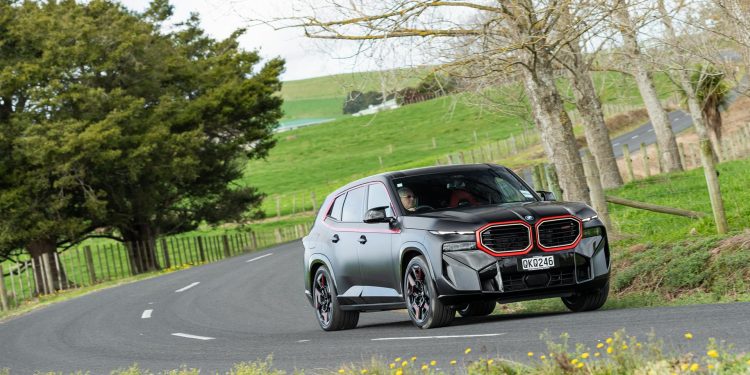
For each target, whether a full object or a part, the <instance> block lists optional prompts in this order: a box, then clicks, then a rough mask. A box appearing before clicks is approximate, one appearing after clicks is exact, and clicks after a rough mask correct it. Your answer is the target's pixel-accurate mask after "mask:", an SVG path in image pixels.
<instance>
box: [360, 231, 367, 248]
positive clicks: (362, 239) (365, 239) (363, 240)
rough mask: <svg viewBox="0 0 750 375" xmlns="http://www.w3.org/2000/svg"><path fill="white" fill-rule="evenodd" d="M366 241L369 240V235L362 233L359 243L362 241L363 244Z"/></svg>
mask: <svg viewBox="0 0 750 375" xmlns="http://www.w3.org/2000/svg"><path fill="white" fill-rule="evenodd" d="M365 242H367V237H365V235H364V234H363V235H361V236H359V243H361V244H362V245H364V244H365Z"/></svg>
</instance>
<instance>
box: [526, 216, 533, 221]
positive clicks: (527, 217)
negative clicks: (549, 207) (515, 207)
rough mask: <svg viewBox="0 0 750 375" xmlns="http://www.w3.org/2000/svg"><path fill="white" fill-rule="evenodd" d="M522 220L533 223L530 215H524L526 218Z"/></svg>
mask: <svg viewBox="0 0 750 375" xmlns="http://www.w3.org/2000/svg"><path fill="white" fill-rule="evenodd" d="M524 219H526V221H534V217H533V216H531V215H526V217H524Z"/></svg>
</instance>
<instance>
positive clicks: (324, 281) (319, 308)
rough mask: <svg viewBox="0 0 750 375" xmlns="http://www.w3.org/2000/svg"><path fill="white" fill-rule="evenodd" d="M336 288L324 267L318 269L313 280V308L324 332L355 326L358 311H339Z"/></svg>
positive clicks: (357, 319)
mask: <svg viewBox="0 0 750 375" xmlns="http://www.w3.org/2000/svg"><path fill="white" fill-rule="evenodd" d="M336 295H337V293H336V286H335V285H334V284H333V278H331V274H330V273H329V272H328V269H327V268H326V267H325V266H322V267H320V268H318V270H317V271H316V272H315V278H314V279H313V306H314V307H315V316H316V317H317V318H318V324H320V328H323V330H324V331H338V330H342V329H351V328H354V327H356V326H357V322H358V321H359V311H344V310H341V306H339V302H338V300H336Z"/></svg>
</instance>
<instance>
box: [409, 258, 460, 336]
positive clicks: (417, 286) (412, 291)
mask: <svg viewBox="0 0 750 375" xmlns="http://www.w3.org/2000/svg"><path fill="white" fill-rule="evenodd" d="M403 290H404V300H405V301H406V309H407V310H408V311H409V317H411V321H412V322H413V323H414V325H415V326H417V327H419V328H422V329H429V328H437V327H442V326H445V325H448V324H450V322H451V321H452V320H453V317H454V316H455V312H454V311H453V309H452V308H451V307H450V306H447V305H445V304H443V303H442V302H440V301H439V300H438V298H437V289H436V288H435V283H434V282H433V281H432V276H431V275H430V269H429V268H428V267H427V261H425V259H424V257H422V256H417V257H415V258H413V259H412V260H411V261H410V262H409V265H407V266H406V274H404V289H403Z"/></svg>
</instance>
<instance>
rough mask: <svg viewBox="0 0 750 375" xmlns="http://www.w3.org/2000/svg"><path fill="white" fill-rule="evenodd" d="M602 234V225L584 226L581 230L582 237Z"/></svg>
mask: <svg viewBox="0 0 750 375" xmlns="http://www.w3.org/2000/svg"><path fill="white" fill-rule="evenodd" d="M601 235H602V227H592V228H585V229H584V230H583V237H584V238H585V237H596V236H601Z"/></svg>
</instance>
